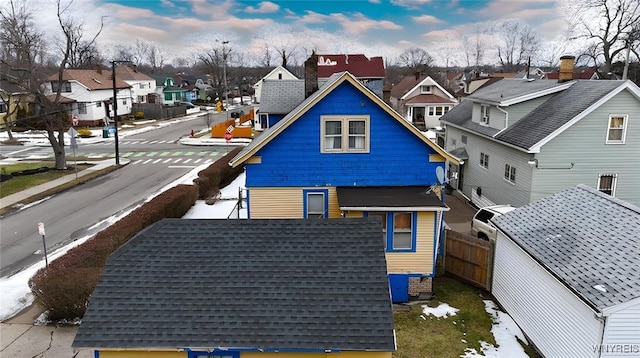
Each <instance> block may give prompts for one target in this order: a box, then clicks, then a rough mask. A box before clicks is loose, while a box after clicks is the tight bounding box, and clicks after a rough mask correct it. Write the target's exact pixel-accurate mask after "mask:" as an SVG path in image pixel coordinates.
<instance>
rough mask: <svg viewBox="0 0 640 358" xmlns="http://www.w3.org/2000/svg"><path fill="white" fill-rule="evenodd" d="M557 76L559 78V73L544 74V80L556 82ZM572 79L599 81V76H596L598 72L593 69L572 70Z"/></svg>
mask: <svg viewBox="0 0 640 358" xmlns="http://www.w3.org/2000/svg"><path fill="white" fill-rule="evenodd" d="M559 76H560V72H549V73H546V74H545V78H546V79H548V80H557V79H558V78H559ZM572 79H574V80H599V79H600V76H599V75H598V71H597V69H596V68H595V67H587V68H582V69H577V70H574V71H573V77H572Z"/></svg>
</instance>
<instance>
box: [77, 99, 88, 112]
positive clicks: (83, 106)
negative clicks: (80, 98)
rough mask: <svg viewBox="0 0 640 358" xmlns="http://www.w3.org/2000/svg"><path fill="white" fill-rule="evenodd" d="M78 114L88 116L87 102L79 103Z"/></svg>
mask: <svg viewBox="0 0 640 358" xmlns="http://www.w3.org/2000/svg"><path fill="white" fill-rule="evenodd" d="M78 114H87V102H78Z"/></svg>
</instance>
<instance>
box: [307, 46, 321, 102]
mask: <svg viewBox="0 0 640 358" xmlns="http://www.w3.org/2000/svg"><path fill="white" fill-rule="evenodd" d="M317 90H318V55H316V52H315V51H313V52H312V53H311V57H309V59H307V60H306V61H304V98H307V97H309V96H311V95H312V94H313V93H314V92H315V91H317Z"/></svg>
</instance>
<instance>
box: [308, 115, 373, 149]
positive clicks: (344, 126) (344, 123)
mask: <svg viewBox="0 0 640 358" xmlns="http://www.w3.org/2000/svg"><path fill="white" fill-rule="evenodd" d="M327 122H340V123H341V130H340V133H338V134H333V135H331V136H332V137H334V138H340V143H341V147H340V148H335V149H333V148H327V147H326V144H325V140H326V139H327V135H326V134H325V129H326V123H327ZM350 122H364V134H350V133H349V123H350ZM369 122H370V118H369V116H368V115H354V116H333V115H331V116H321V117H320V127H321V128H320V152H321V153H369V143H370V141H371V138H370V137H371V132H370V130H369ZM356 136H357V137H364V148H349V138H351V137H356Z"/></svg>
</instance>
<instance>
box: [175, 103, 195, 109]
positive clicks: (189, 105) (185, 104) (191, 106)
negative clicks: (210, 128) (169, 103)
mask: <svg viewBox="0 0 640 358" xmlns="http://www.w3.org/2000/svg"><path fill="white" fill-rule="evenodd" d="M178 106H185V107H187V108H188V109H191V108H196V105H195V104H193V103H191V102H178Z"/></svg>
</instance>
